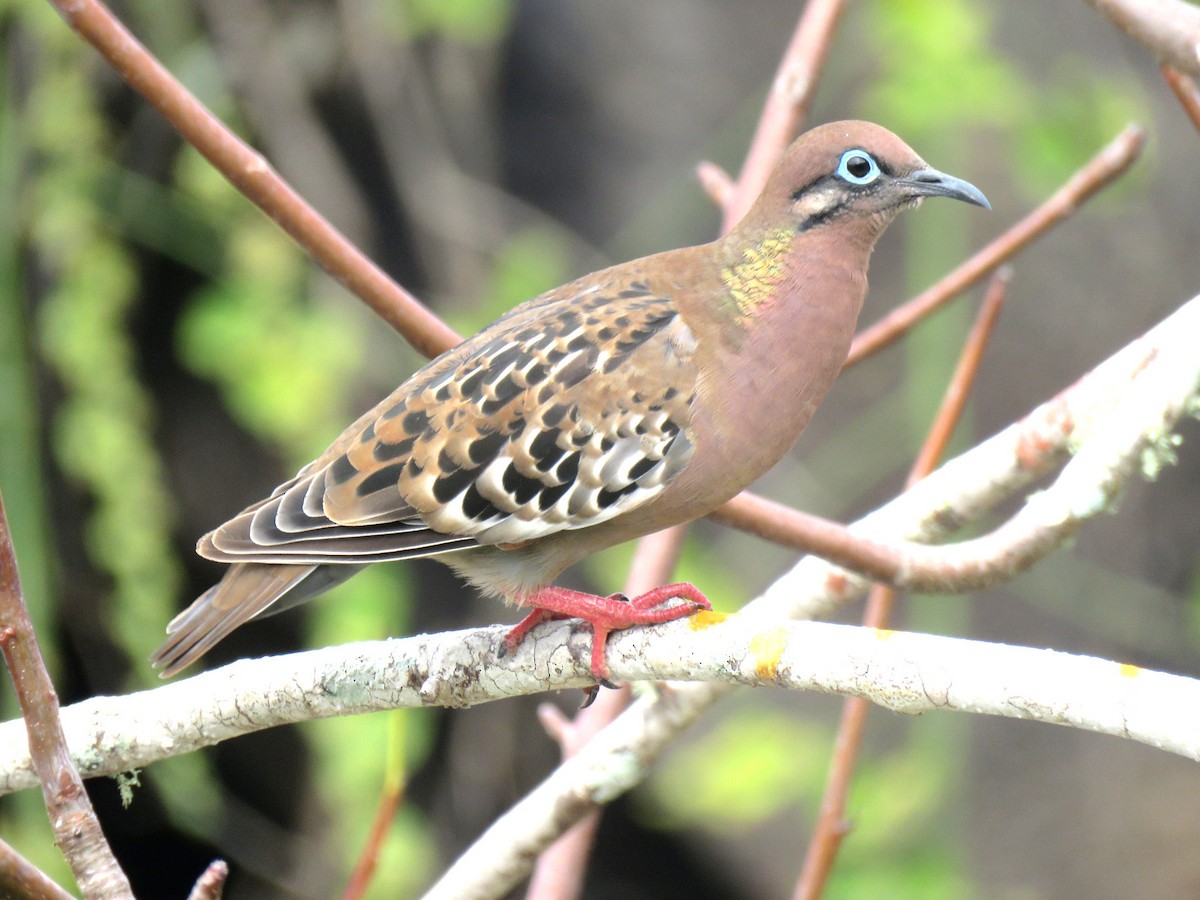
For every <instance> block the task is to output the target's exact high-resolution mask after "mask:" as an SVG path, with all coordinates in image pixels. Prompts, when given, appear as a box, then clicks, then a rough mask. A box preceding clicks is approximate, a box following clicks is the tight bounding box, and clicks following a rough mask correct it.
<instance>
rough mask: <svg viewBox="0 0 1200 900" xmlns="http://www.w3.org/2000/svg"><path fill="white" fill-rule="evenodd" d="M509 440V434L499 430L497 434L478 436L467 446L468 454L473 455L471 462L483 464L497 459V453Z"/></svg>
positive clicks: (478, 464)
mask: <svg viewBox="0 0 1200 900" xmlns="http://www.w3.org/2000/svg"><path fill="white" fill-rule="evenodd" d="M507 440H508V435H506V434H504V433H502V432H499V431H497V432H496V433H495V434H489V435H486V436H484V437H481V438H476V439H475V440H473V441H472V442H471V444H470V446H469V447H468V448H467V456H469V457H471V462H473V463H475V465H477V466H481V465H483V464H484V463H486V462H490V461H491V460H493V459H495V458H496V454H497V453H498V452H499V450H500V448H501V447H503V446H504V442H505V441H507Z"/></svg>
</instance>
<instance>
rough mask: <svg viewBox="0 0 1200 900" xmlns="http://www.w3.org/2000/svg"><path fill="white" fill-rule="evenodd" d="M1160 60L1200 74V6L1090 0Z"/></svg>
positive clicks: (1176, 1) (1160, 0) (1174, 0)
mask: <svg viewBox="0 0 1200 900" xmlns="http://www.w3.org/2000/svg"><path fill="white" fill-rule="evenodd" d="M1087 2H1088V4H1089V5H1091V6H1092V7H1093V8H1094V9H1095V10H1096V11H1098V12H1100V13H1102V14H1103V15H1104V16H1105V18H1107V19H1108V21H1110V22H1112V24H1113V25H1115V26H1117V28H1120V29H1121V30H1122V31H1123V32H1125V33H1126V34H1127V35H1129V36H1130V37H1131V38H1133V39H1134V40H1135V41H1137V42H1138V43H1139V44H1141V45H1142V46H1143V47H1145V48H1146V49H1147V50H1149V51H1150V52H1151V53H1153V54H1154V56H1155V57H1156V58H1157V59H1158V61H1159V62H1160V63H1167V64H1169V65H1171V66H1174V67H1175V68H1176V69H1181V70H1182V71H1184V72H1188V73H1190V74H1192V75H1200V7H1197V6H1194V5H1192V4H1191V3H1184V2H1183V0H1087Z"/></svg>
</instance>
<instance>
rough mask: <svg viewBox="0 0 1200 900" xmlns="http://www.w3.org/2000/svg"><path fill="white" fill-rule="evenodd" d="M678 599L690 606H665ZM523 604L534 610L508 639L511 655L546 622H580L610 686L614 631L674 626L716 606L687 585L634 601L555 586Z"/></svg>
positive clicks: (595, 669)
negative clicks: (608, 654)
mask: <svg viewBox="0 0 1200 900" xmlns="http://www.w3.org/2000/svg"><path fill="white" fill-rule="evenodd" d="M674 597H678V598H679V599H681V600H684V601H686V602H684V603H678V604H675V605H674V606H663V604H664V603H666V602H667V601H668V600H670V599H672V598H674ZM521 602H522V604H523V605H525V606H532V607H533V608H534V609H533V612H531V613H530V614H529V615H527V616H526V617H525V618H524V619H522V620H521V621H520V622H518V623H517V624H516V625H515V626H514V627H513V628H512V630H511V631H509V632H508V634H506V635H505V636H504V646H505V648H506V649H507V650H508V651H512V650H515V649H516V647H517V644H519V643H521V641H522V640H524V638H525V636H526V635H527V634H529V632H530V631H532V630H533V629H534V628H536V627H537V626H538V625H541V624H542V623H543V622H549V621H551V620H553V619H567V618H571V617H576V618H580V619H583V620H584V621H586V622H588V623H589V624H591V626H592V674H593V675H595V676H596V678H597V680H599V681H602V682H606V683H607V682H608V663H607V661H606V660H605V658H604V647H605V644H606V643H607V642H608V634H609V632H610V631H620V630H621V629H622V628H630V627H631V626H633V625H657V624H658V623H659V622H671V621H673V620H675V619H682V618H683V617H684V616H690V615H691V614H692V613H694V612H698V611H699V610H702V609H712V604H710V603H709V602H708V599H707V598H706V597H705V596H704V595H703V594H702V593H700V590H699V589H698V588H697V587H696V586H695V585H692V584H687V583H681V584H668V585H664V586H663V587H659V588H655V589H654V590H652V591H647V592H646V593H644V594H639V595H638V596H636V597H633V598H632V599H631V598H629V597H626V596H625V595H624V594H613V595H612V596H611V597H599V596H597V595H595V594H587V593H584V592H583V591H572V590H569V589H568V588H560V587H553V586H551V587H544V588H540V589H539V590H537V591H535V592H534V593H532V594H530V595H529V596H527V597H524V598H522V601H521Z"/></svg>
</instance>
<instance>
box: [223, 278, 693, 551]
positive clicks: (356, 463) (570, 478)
mask: <svg viewBox="0 0 1200 900" xmlns="http://www.w3.org/2000/svg"><path fill="white" fill-rule="evenodd" d="M594 279H595V276H593V278H592V279H591V280H589V285H588V287H586V288H584V287H582V286H580V285H579V284H575V285H567V286H565V287H563V288H559V289H557V290H556V291H553V292H551V293H549V294H546V295H543V296H542V297H539V298H536V299H535V300H532V301H530V302H529V303H527V304H524V305H522V306H520V307H517V308H516V309H515V310H514V311H513V312H511V313H509V314H508V315H507V316H505V317H504V318H502V319H500V320H499V321H497V322H496V323H495V324H493V325H492V326H491V327H489V328H487V329H485V330H484V331H482V332H480V333H479V334H478V335H476V336H475V337H474V338H472V339H471V340H469V341H467V342H465V343H464V344H462V345H460V346H459V347H457V348H455V349H454V350H452V351H450V352H449V353H447V354H444V355H443V356H441V357H439V358H438V359H437V360H435V361H433V362H432V363H430V364H429V365H428V366H426V367H425V368H424V369H422V370H421V371H419V372H417V373H416V374H415V375H414V376H413V377H412V378H410V379H409V380H408V381H407V382H406V383H405V384H403V385H401V387H400V388H399V389H398V390H397V391H396V392H394V393H393V394H392V395H391V396H390V397H388V398H387V399H386V400H384V401H383V402H382V403H381V404H379V405H378V406H377V407H375V409H373V410H372V411H371V412H370V413H368V414H367V415H365V416H363V417H362V418H361V419H359V421H358V422H356V423H355V424H354V425H353V426H351V428H350V429H348V430H347V432H345V433H344V434H343V435H342V436H341V437H340V438H339V439H338V441H336V442H335V443H334V445H333V446H332V447H331V448H330V450H329V451H327V453H326V454H324V455H323V456H322V457H321V458H320V459H318V460H317V461H316V462H314V463H313V464H311V465H309V466H308V467H306V468H305V469H304V470H302V471H301V472H300V473H299V474H298V475H297V476H296V478H294V479H292V481H290V482H288V483H286V484H284V485H282V486H281V487H280V488H279V489H277V490H276V491H275V492H274V493H273V494H272V496H271V497H270V498H268V499H267V500H265V501H262V502H261V503H259V504H256V505H255V506H252V507H250V508H249V509H247V510H246V511H244V512H243V513H242V514H240V515H239V516H237V517H236V518H234V519H233V520H231V521H230V522H228V523H226V524H225V525H223V526H222V527H221V528H219V529H217V530H216V531H215V532H212V533H211V534H209V535H207V536H205V538H203V539H202V540H201V543H200V552H201V553H202V554H203V555H205V556H208V557H211V558H214V559H219V560H223V561H227V562H246V561H254V562H270V563H294V564H300V563H303V564H321V563H355V564H359V563H364V562H378V561H382V560H388V559H403V558H409V557H415V556H427V555H432V554H436V553H446V552H452V551H455V550H462V549H467V548H471V547H477V546H479V545H481V544H493V545H494V544H501V545H508V544H520V543H523V542H526V541H531V540H536V539H537V538H540V537H544V536H547V535H549V534H553V533H555V532H557V531H561V530H564V529H572V528H582V527H586V526H589V525H593V524H597V523H599V522H603V521H605V520H607V519H610V518H612V517H614V516H616V515H619V514H622V513H624V512H628V511H629V510H631V509H634V508H636V507H637V506H640V505H641V504H643V503H646V502H648V501H649V500H651V499H652V498H653V497H655V496H656V495H657V494H658V493H659V492H661V491H662V489H663V488H664V487H665V486H666V485H667V484H668V483H670V482H671V481H672V480H673V479H674V478H675V477H676V476H677V475H678V473H679V472H680V471H681V470H682V469H683V467H684V466H685V465H686V464H687V461H688V459H689V458H690V457H691V453H692V443H691V440H690V439H689V437H688V425H689V422H690V414H691V402H692V399H693V397H694V391H695V388H696V367H695V363H694V361H693V353H694V350H695V338H694V337H693V335H692V334H691V332H690V331H689V329H688V328H687V325H686V324H685V323H684V322H683V321H682V319H681V318H680V317H679V315H678V311H677V309H676V308H675V306H674V304H673V303H672V302H671V300H670V298H669V297H668V296H664V295H663V292H656V291H654V290H652V289H651V288H650V286H649V285H648V284H647V283H646V282H644V281H638V280H636V279H635V280H634V281H632V283H625V284H623V285H621V286H620V287H619V288H615V287H611V286H610V287H608V288H607V289H606V288H605V287H604V285H603V282H601V283H600V285H599V286H597V282H596V281H595V280H594Z"/></svg>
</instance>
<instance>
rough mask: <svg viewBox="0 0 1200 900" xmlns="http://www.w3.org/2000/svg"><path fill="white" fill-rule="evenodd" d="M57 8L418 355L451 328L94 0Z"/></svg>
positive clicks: (64, 1)
mask: <svg viewBox="0 0 1200 900" xmlns="http://www.w3.org/2000/svg"><path fill="white" fill-rule="evenodd" d="M50 2H51V4H53V6H54V7H55V8H56V9H57V10H58V12H59V14H60V15H62V17H63V18H64V19H65V20H66V21H67V24H69V25H70V26H71V27H72V28H73V29H75V31H77V32H78V33H79V34H80V35H81V36H82V37H83V38H84V39H85V40H86V41H87V42H88V43H90V44H91V45H92V46H93V47H95V48H96V50H98V51H99V52H100V54H101V55H102V56H103V57H104V59H105V60H106V61H107V62H108V64H109V65H110V66H112V68H113V69H114V70H116V72H117V73H118V74H119V75H120V76H121V77H122V78H124V79H125V81H126V82H127V83H128V84H129V86H130V87H132V88H133V89H134V90H135V91H137V92H138V93H139V94H141V95H142V96H143V97H145V98H146V100H147V101H148V102H149V103H150V105H151V106H153V107H154V108H155V109H157V110H158V111H159V112H160V113H161V114H162V115H163V116H164V117H165V118H166V119H167V121H168V122H170V123H171V125H172V126H174V128H175V129H176V130H177V131H178V132H179V133H180V134H181V135H182V136H183V137H184V139H185V140H186V141H187V142H188V143H189V144H191V145H192V146H193V147H195V148H196V149H197V150H198V151H199V152H200V153H202V154H203V155H204V157H205V158H206V159H207V160H208V161H209V162H210V163H212V164H213V166H214V167H215V168H216V169H217V171H219V172H220V173H221V174H222V175H224V176H225V177H226V178H227V179H229V181H230V182H231V183H232V184H233V185H234V187H236V188H237V189H238V190H239V191H241V192H242V193H243V194H244V195H245V196H246V197H247V198H249V199H250V200H251V201H252V202H253V203H254V204H256V205H257V206H258V207H259V208H260V209H261V210H262V211H263V212H265V213H266V214H267V215H268V216H270V217H271V218H272V219H274V220H275V222H276V223H278V225H279V226H280V227H281V228H282V229H283V230H284V231H285V232H287V233H288V234H289V235H290V236H291V237H292V239H293V240H295V241H296V243H298V244H299V245H300V246H301V247H303V248H304V250H305V251H306V252H307V253H308V254H309V255H310V256H312V258H313V259H315V260H316V261H317V262H318V263H319V264H320V265H321V267H322V268H324V269H325V271H327V272H328V273H329V274H330V275H332V276H333V277H334V278H336V279H337V280H338V281H340V282H341V283H342V284H343V285H345V286H346V288H347V289H348V290H350V291H352V292H353V293H354V294H355V295H357V296H358V297H360V298H361V299H362V300H363V301H364V302H365V303H366V304H367V305H368V306H370V307H371V309H373V310H374V311H375V312H376V313H378V314H379V316H380V317H381V318H382V319H383V320H384V321H385V322H387V323H388V324H389V325H391V326H392V327H393V328H394V329H396V331H398V332H399V333H400V334H401V335H403V336H404V338H405V340H407V341H408V342H409V343H410V344H412V346H413V347H414V348H416V349H417V350H418V351H419V352H421V353H423V354H424V355H426V356H436V355H437V354H439V353H441V352H442V351H443V350H446V349H447V348H449V347H452V346H454V345H455V344H457V343H458V342H459V340H460V338H459V336H458V334H456V333H455V331H454V330H453V329H452V328H450V326H449V325H447V324H446V323H445V322H443V321H442V320H441V319H439V318H438V317H437V316H435V315H434V314H433V313H432V312H430V311H429V310H428V309H426V308H425V306H424V305H423V304H422V303H421V302H420V301H419V300H417V299H416V297H414V296H413V295H412V294H410V293H409V292H408V291H406V290H404V288H402V287H401V286H400V285H398V284H397V283H396V282H395V281H393V280H392V279H391V278H389V277H388V275H387V274H386V273H385V272H384V271H383V270H382V269H380V268H379V267H378V266H377V265H375V264H374V263H373V262H371V260H370V259H368V258H367V256H366V255H365V254H364V253H363V252H362V251H361V250H359V249H358V248H357V247H355V246H354V244H352V243H351V242H350V241H349V240H348V239H347V238H346V237H345V235H343V234H342V233H341V232H340V231H338V230H337V229H336V228H334V227H333V225H332V224H330V223H329V222H328V221H327V220H326V219H325V218H324V217H322V216H321V214H320V213H318V212H317V211H316V210H315V209H313V208H312V206H310V205H309V204H308V203H307V202H306V201H305V200H304V199H303V198H302V197H301V196H300V195H299V194H297V193H296V192H295V191H294V190H293V189H292V188H291V186H290V185H288V183H287V182H286V181H284V180H283V178H281V177H280V176H279V174H278V173H277V172H276V171H275V170H274V169H273V168H272V167H271V165H270V164H269V163H268V162H267V161H266V159H265V158H264V157H263V156H262V154H260V153H258V152H257V151H255V150H254V149H253V148H252V147H250V146H249V145H248V144H247V143H246V142H245V141H243V140H242V139H241V138H239V137H238V136H237V135H235V134H234V133H233V132H232V131H230V130H229V129H228V128H227V127H226V126H225V125H224V124H223V123H222V122H221V120H220V119H218V118H217V117H216V116H214V115H213V114H212V113H211V112H210V111H209V110H208V108H207V107H206V106H205V105H204V104H203V103H201V102H200V101H199V100H197V99H196V97H195V96H193V95H192V94H191V92H189V91H188V90H187V88H185V87H184V86H183V85H182V84H180V83H179V81H178V80H177V79H175V77H174V76H172V75H171V73H170V72H168V71H167V70H166V68H165V67H164V66H163V65H162V64H161V63H159V61H158V60H157V59H155V58H154V57H153V56H152V55H151V54H150V53H149V52H148V51H147V50H146V48H145V47H143V46H142V45H141V44H140V43H139V42H138V40H137V38H135V37H134V36H133V35H132V34H131V33H130V32H129V30H128V29H126V28H125V26H124V25H122V24H121V22H119V21H118V20H117V18H116V17H115V16H113V14H112V13H111V12H110V11H109V10H108V8H107V7H105V6H104V4H102V3H100V2H99V0H50Z"/></svg>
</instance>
